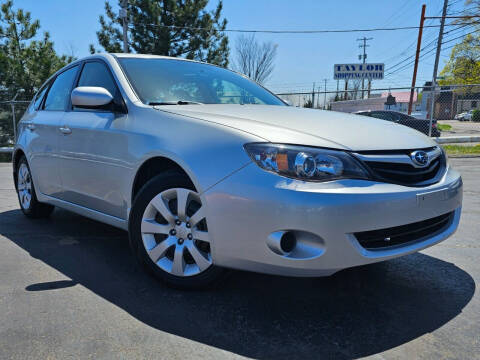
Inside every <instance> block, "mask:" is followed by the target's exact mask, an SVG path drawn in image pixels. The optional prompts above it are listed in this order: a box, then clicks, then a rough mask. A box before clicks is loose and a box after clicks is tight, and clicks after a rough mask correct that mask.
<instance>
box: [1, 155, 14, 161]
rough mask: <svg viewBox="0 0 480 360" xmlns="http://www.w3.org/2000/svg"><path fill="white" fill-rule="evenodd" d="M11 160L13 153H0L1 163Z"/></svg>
mask: <svg viewBox="0 0 480 360" xmlns="http://www.w3.org/2000/svg"><path fill="white" fill-rule="evenodd" d="M11 161H12V155H11V154H5V153H0V163H2V162H11Z"/></svg>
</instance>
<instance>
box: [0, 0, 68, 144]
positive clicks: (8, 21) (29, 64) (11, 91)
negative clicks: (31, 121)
mask: <svg viewBox="0 0 480 360" xmlns="http://www.w3.org/2000/svg"><path fill="white" fill-rule="evenodd" d="M39 29H40V23H39V21H38V20H32V19H31V15H30V13H29V12H25V11H23V10H22V9H18V10H16V11H15V10H13V2H12V1H11V0H9V1H5V2H2V3H1V8H0V100H1V101H7V100H11V99H12V98H13V97H14V96H15V94H17V93H19V91H20V90H22V91H23V93H22V94H21V96H19V97H18V98H17V100H18V99H20V98H22V99H27V100H30V99H31V98H32V97H33V95H34V94H35V92H36V91H37V90H38V89H39V87H40V86H41V85H42V84H43V83H44V82H45V80H46V79H47V78H48V77H50V75H52V74H53V73H54V72H55V71H57V70H58V69H60V68H61V67H63V66H65V65H66V64H67V63H68V62H70V61H72V58H71V57H67V56H58V55H57V54H56V52H55V50H54V49H53V42H52V41H50V35H49V34H48V32H45V33H44V34H43V37H42V38H41V39H40V40H32V39H33V38H35V36H36V35H37V33H38V31H39ZM25 109H26V105H22V106H19V105H17V106H16V108H15V114H16V116H17V117H16V118H17V120H19V119H20V117H21V116H22V114H23V112H24V111H25ZM12 138H13V124H12V112H11V108H10V106H9V105H7V106H2V108H1V111H0V146H2V145H11V143H12V141H13V140H12Z"/></svg>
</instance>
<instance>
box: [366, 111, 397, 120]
mask: <svg viewBox="0 0 480 360" xmlns="http://www.w3.org/2000/svg"><path fill="white" fill-rule="evenodd" d="M371 116H372V117H374V118H377V119H382V120H388V121H393V119H392V116H391V115H390V114H389V113H387V112H384V111H372V112H371Z"/></svg>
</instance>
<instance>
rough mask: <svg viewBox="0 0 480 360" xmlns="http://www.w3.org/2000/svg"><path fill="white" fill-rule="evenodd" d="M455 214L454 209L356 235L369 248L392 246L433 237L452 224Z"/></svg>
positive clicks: (362, 244) (363, 245) (361, 243)
mask: <svg viewBox="0 0 480 360" xmlns="http://www.w3.org/2000/svg"><path fill="white" fill-rule="evenodd" d="M453 215H454V212H453V211H452V212H449V213H447V214H444V215H441V216H437V217H434V218H431V219H428V220H423V221H419V222H415V223H411V224H407V225H401V226H395V227H391V228H386V229H379V230H370V231H363V232H357V233H354V235H355V237H356V239H357V241H358V242H359V244H360V245H361V246H362V247H364V248H365V249H367V250H379V249H385V248H391V247H394V246H399V245H405V244H408V243H412V242H415V241H419V240H421V239H423V238H425V237H432V236H434V235H436V234H437V233H440V232H442V231H443V230H444V229H445V228H447V227H448V226H449V225H450V223H451V221H452V219H453Z"/></svg>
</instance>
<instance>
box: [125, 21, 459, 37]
mask: <svg viewBox="0 0 480 360" xmlns="http://www.w3.org/2000/svg"><path fill="white" fill-rule="evenodd" d="M130 24H131V25H133V23H130ZM137 25H141V26H153V27H160V28H165V29H186V30H194V31H206V32H210V31H212V29H209V28H201V27H190V26H175V25H160V24H137ZM457 25H458V24H453V23H451V24H445V26H457ZM438 27H440V25H426V26H424V28H438ZM415 29H418V26H401V27H390V28H370V29H336V30H246V29H223V30H222V29H215V30H214V31H218V32H236V33H266V34H327V33H351V32H373V31H396V30H415Z"/></svg>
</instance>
